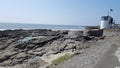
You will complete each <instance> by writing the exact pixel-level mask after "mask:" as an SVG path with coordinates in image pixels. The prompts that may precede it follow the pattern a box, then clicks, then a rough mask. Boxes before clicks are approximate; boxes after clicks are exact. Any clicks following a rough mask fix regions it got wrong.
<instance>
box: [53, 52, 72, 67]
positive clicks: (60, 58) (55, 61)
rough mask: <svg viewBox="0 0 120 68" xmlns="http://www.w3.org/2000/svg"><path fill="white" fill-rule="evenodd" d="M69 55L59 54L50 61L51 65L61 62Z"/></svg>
mask: <svg viewBox="0 0 120 68" xmlns="http://www.w3.org/2000/svg"><path fill="white" fill-rule="evenodd" d="M69 56H70V55H69V54H65V55H63V56H60V57H58V58H57V59H55V60H53V61H52V63H51V65H56V64H58V63H60V62H62V61H63V60H65V59H67V58H69Z"/></svg>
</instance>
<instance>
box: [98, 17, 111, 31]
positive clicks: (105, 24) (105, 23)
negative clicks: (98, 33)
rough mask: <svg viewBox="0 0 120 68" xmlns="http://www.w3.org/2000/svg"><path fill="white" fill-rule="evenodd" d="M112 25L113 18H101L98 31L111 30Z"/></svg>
mask: <svg viewBox="0 0 120 68" xmlns="http://www.w3.org/2000/svg"><path fill="white" fill-rule="evenodd" d="M112 23H113V18H112V17H111V16H102V17H101V23H100V29H106V28H111V27H112V26H111V25H112Z"/></svg>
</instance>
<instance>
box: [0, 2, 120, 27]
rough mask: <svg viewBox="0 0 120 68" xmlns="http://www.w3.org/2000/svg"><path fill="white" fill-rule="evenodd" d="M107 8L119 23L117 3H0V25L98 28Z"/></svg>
mask: <svg viewBox="0 0 120 68" xmlns="http://www.w3.org/2000/svg"><path fill="white" fill-rule="evenodd" d="M110 8H112V9H113V10H114V11H113V12H112V13H111V15H112V16H113V17H114V18H115V20H116V22H117V23H120V0H0V22H8V23H37V24H60V25H98V24H99V23H100V17H101V16H103V15H107V11H108V10H109V9H110Z"/></svg>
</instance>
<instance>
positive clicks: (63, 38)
mask: <svg viewBox="0 0 120 68" xmlns="http://www.w3.org/2000/svg"><path fill="white" fill-rule="evenodd" d="M118 33H119V32H118ZM105 34H107V33H105ZM112 35H114V34H112ZM105 39H106V36H101V37H93V36H92V37H88V36H83V31H69V30H58V31H52V30H46V29H35V30H22V29H21V30H5V31H0V68H53V67H54V68H70V67H69V66H68V67H60V66H61V65H62V64H61V63H62V62H64V61H62V62H61V63H60V64H57V65H55V66H52V65H51V63H52V61H53V60H54V59H57V58H58V57H60V56H62V55H64V54H70V55H71V57H70V58H69V59H68V60H67V61H66V62H68V61H70V59H71V58H74V56H77V55H79V54H83V53H84V52H86V51H89V49H90V48H91V47H93V46H95V47H96V46H98V45H102V43H104V42H102V43H101V41H102V40H105ZM101 47H103V48H104V46H101ZM94 49H95V48H94ZM94 49H93V50H94ZM88 53H89V52H88ZM86 56H87V54H86ZM79 58H80V57H79ZM64 63H65V62H64ZM76 63H77V62H76ZM76 63H74V64H76ZM68 64H69V62H68ZM62 66H64V64H63V65H62ZM71 68H72V67H71ZM74 68H79V67H74ZM82 68H84V67H82Z"/></svg>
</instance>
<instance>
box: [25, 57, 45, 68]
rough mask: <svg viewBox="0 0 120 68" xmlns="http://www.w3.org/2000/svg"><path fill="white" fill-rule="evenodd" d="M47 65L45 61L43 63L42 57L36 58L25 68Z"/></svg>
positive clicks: (30, 60)
mask: <svg viewBox="0 0 120 68" xmlns="http://www.w3.org/2000/svg"><path fill="white" fill-rule="evenodd" d="M45 64H47V63H46V62H45V61H43V60H42V59H41V58H40V57H38V56H36V57H34V58H32V59H29V60H28V62H27V64H26V67H25V68H38V67H42V66H44V65H45Z"/></svg>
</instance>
